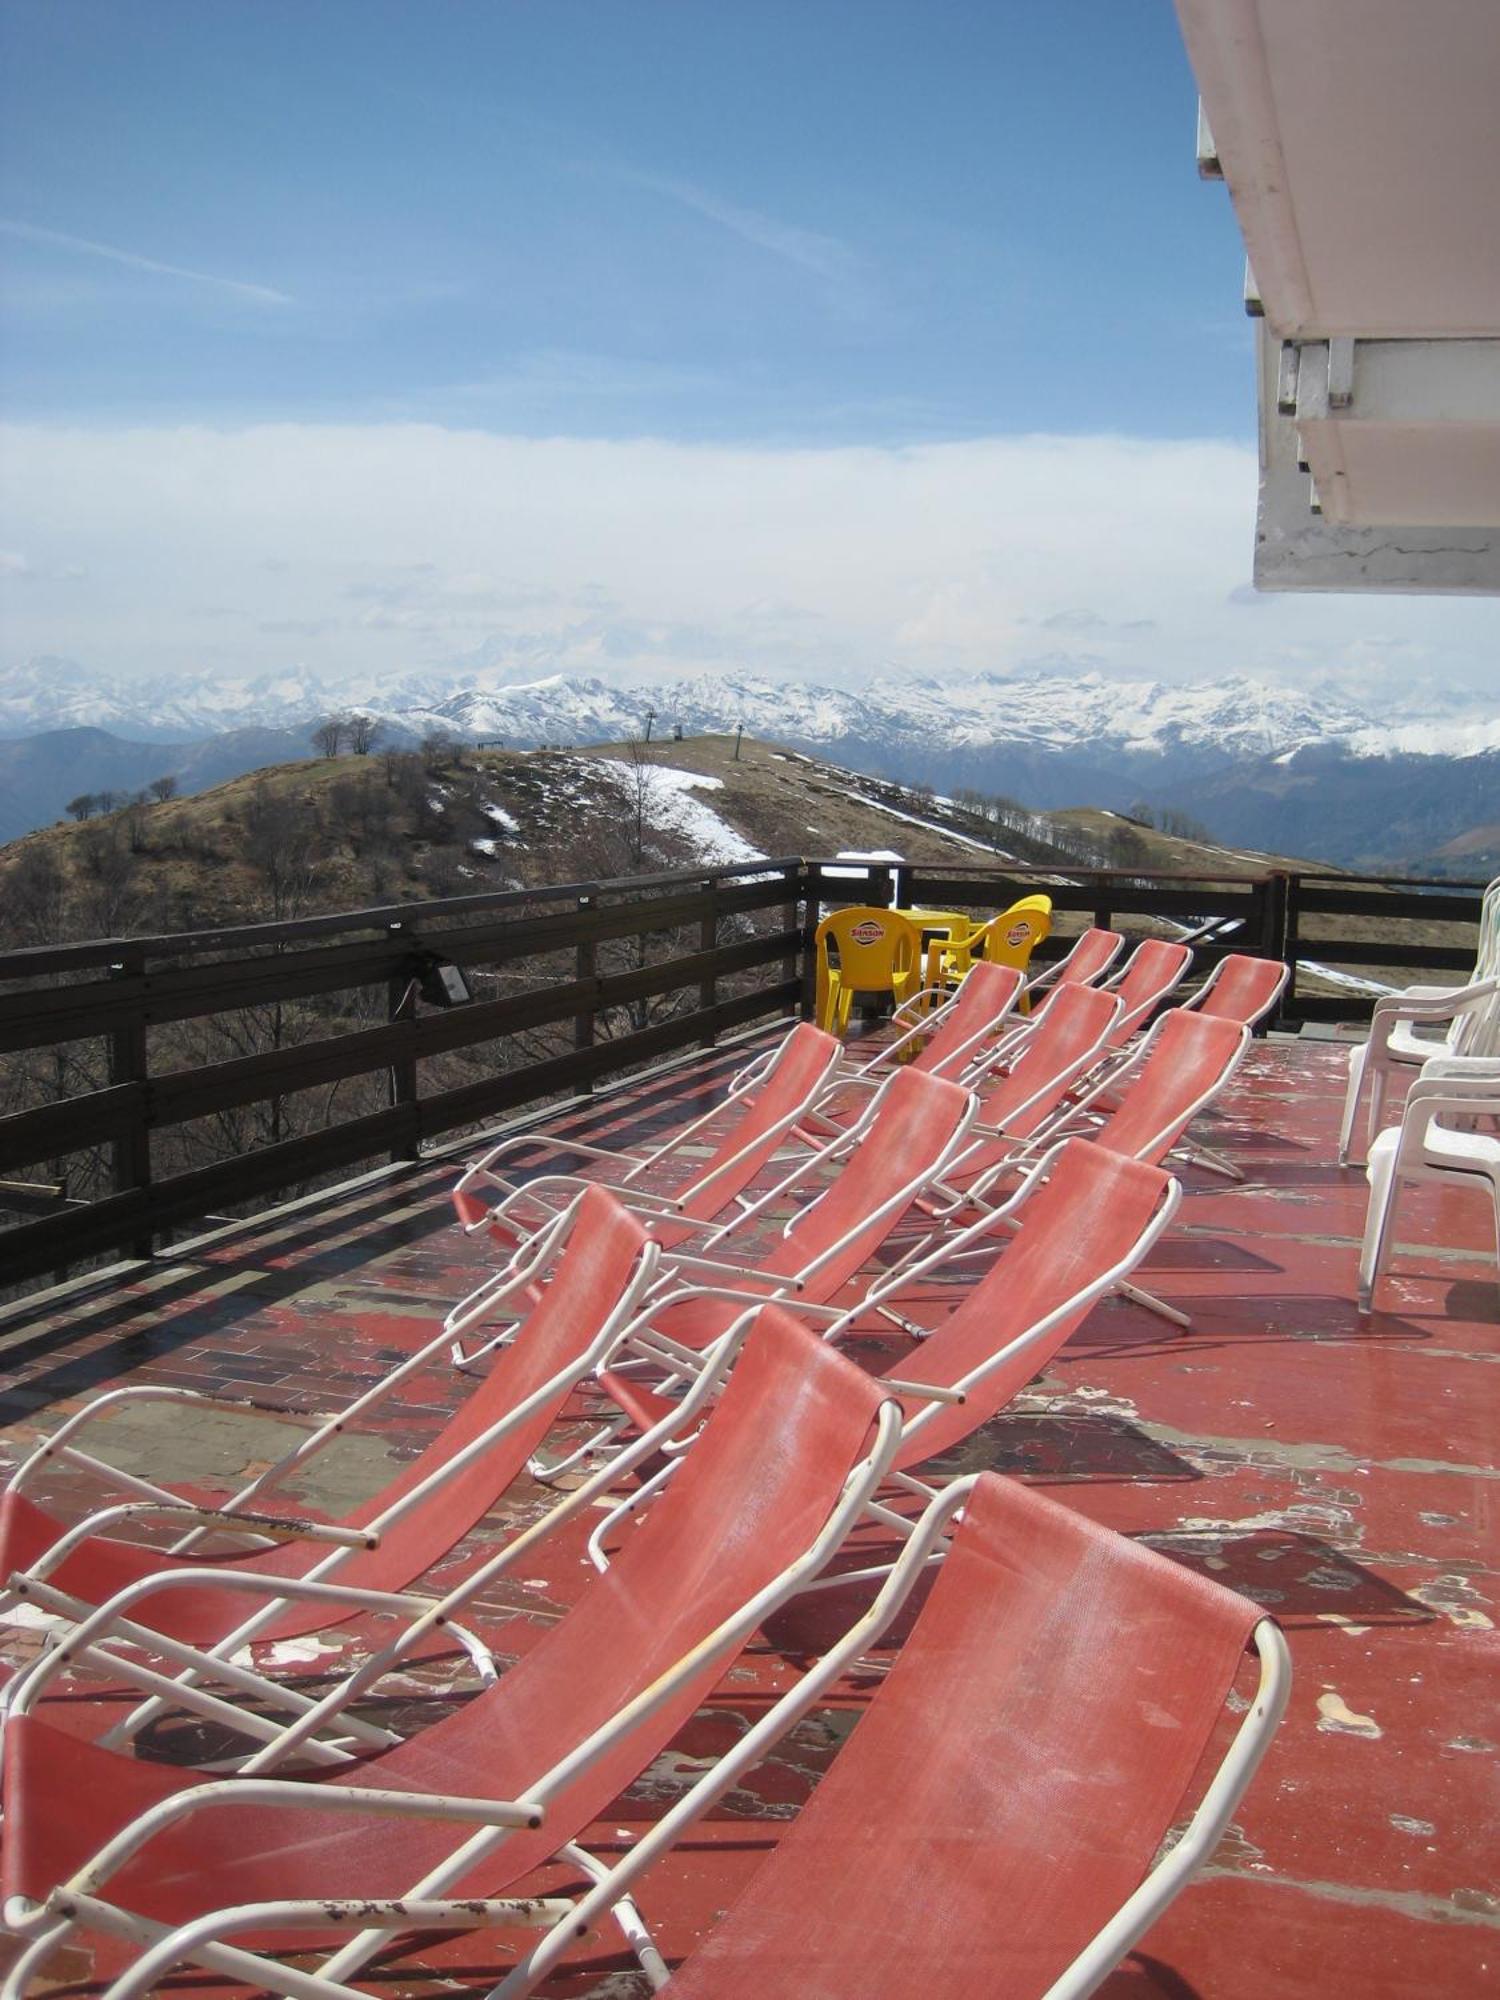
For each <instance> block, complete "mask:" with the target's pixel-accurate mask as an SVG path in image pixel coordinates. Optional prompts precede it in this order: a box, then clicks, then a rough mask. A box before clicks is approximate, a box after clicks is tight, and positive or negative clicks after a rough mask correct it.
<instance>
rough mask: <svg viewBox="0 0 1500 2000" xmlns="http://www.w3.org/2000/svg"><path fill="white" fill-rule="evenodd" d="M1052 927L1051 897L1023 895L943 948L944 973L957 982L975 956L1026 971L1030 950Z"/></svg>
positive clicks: (1031, 951)
mask: <svg viewBox="0 0 1500 2000" xmlns="http://www.w3.org/2000/svg"><path fill="white" fill-rule="evenodd" d="M1051 929H1052V898H1051V897H1050V896H1022V898H1021V899H1020V901H1019V902H1016V903H1012V904H1011V906H1010V908H1009V909H1008V910H1002V911H1001V912H1000V914H999V916H998V917H991V918H990V920H989V922H988V923H987V924H980V925H979V926H978V927H977V928H976V929H974V930H971V931H970V932H969V934H968V936H967V937H964V938H954V939H952V940H951V941H950V943H949V944H948V945H947V947H946V948H945V950H944V952H943V957H942V977H943V978H944V979H945V980H947V981H950V982H951V983H952V984H954V985H957V984H958V982H959V981H960V980H961V979H962V978H963V976H964V974H965V973H966V972H967V971H968V969H969V967H970V966H971V965H972V964H973V963H974V961H975V959H976V958H983V959H988V961H989V962H990V964H991V965H1013V966H1015V968H1016V969H1017V971H1018V972H1024V971H1025V970H1026V967H1027V965H1028V964H1029V962H1030V959H1031V954H1032V953H1033V952H1034V951H1035V950H1036V948H1037V946H1038V945H1039V944H1040V943H1041V941H1042V939H1043V938H1044V937H1046V936H1047V935H1048V933H1049V932H1050V931H1051Z"/></svg>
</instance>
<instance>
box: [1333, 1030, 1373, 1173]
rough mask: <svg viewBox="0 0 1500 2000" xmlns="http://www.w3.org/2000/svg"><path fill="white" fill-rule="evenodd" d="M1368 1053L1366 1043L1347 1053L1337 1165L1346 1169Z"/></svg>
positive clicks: (1361, 1043) (1348, 1162) (1368, 1047)
mask: <svg viewBox="0 0 1500 2000" xmlns="http://www.w3.org/2000/svg"><path fill="white" fill-rule="evenodd" d="M1369 1053H1370V1044H1369V1043H1368V1042H1357V1043H1356V1044H1355V1045H1354V1047H1353V1048H1352V1049H1350V1051H1349V1087H1348V1089H1347V1090H1346V1091H1345V1092H1344V1115H1343V1118H1342V1119H1341V1120H1340V1121H1339V1165H1340V1166H1341V1167H1347V1166H1348V1165H1349V1164H1350V1161H1349V1149H1350V1147H1351V1145H1352V1144H1353V1142H1354V1121H1355V1118H1356V1117H1357V1116H1358V1114H1359V1098H1360V1089H1361V1086H1362V1084H1363V1083H1364V1075H1365V1062H1366V1060H1367V1058H1368V1056H1369Z"/></svg>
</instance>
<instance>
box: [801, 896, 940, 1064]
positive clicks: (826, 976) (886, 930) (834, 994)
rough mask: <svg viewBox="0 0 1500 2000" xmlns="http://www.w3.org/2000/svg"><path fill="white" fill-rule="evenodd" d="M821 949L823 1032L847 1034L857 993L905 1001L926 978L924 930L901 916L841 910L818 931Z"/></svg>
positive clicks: (819, 1000) (819, 1008)
mask: <svg viewBox="0 0 1500 2000" xmlns="http://www.w3.org/2000/svg"><path fill="white" fill-rule="evenodd" d="M816 944H817V974H818V995H817V1013H818V1026H819V1027H820V1028H832V1029H834V1031H835V1032H836V1033H837V1032H841V1031H842V1029H843V1027H844V1024H845V1023H846V1022H847V1020H848V1018H849V1008H850V1003H851V1001H852V1000H853V997H854V995H855V994H856V993H889V994H891V995H892V996H893V998H894V999H896V1000H898V1001H900V1000H904V999H905V998H906V997H907V996H908V994H909V993H911V992H912V991H914V990H915V987H916V985H917V983H918V980H919V978H920V974H921V967H922V932H921V929H920V927H919V926H918V925H916V924H914V923H913V922H912V921H911V919H910V918H909V917H903V916H901V915H899V914H898V913H897V912H896V911H895V910H881V909H876V908H873V907H864V906H859V905H856V907H855V908H853V909H849V910H835V911H834V912H833V913H832V915H830V916H826V917H825V918H824V919H823V921H822V923H820V924H819V925H818V929H817V934H816ZM830 947H831V949H830ZM835 956H836V959H837V962H836V963H835V962H834V959H835Z"/></svg>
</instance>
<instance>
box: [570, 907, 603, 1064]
mask: <svg viewBox="0 0 1500 2000" xmlns="http://www.w3.org/2000/svg"><path fill="white" fill-rule="evenodd" d="M594 907H595V903H594V896H593V892H592V891H585V893H584V894H582V895H580V896H579V898H578V914H579V916H580V917H582V916H586V915H587V914H588V913H589V912H590V911H591V910H593V909H594ZM573 976H574V978H575V979H577V980H580V981H582V980H585V979H597V978H598V976H599V974H598V949H597V946H596V945H595V942H594V940H593V938H591V937H581V938H580V939H579V940H578V944H577V948H576V950H575V953H574V961H573ZM573 1046H574V1048H575V1049H580V1050H581V1049H591V1048H592V1047H593V1046H594V1009H593V1007H592V1006H589V1007H586V1008H583V1009H581V1010H580V1011H579V1012H578V1013H577V1014H575V1015H574V1017H573ZM593 1088H594V1077H593V1072H592V1071H590V1072H589V1073H588V1074H587V1075H586V1076H584V1077H582V1078H580V1080H579V1084H578V1089H579V1091H580V1093H582V1094H588V1093H591V1092H592V1090H593Z"/></svg>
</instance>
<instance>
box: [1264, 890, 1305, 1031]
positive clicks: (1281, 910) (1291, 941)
mask: <svg viewBox="0 0 1500 2000" xmlns="http://www.w3.org/2000/svg"><path fill="white" fill-rule="evenodd" d="M1272 879H1273V881H1274V882H1275V884H1276V901H1277V911H1276V949H1275V951H1274V952H1273V953H1272V954H1271V956H1272V957H1274V958H1283V959H1285V960H1286V962H1287V964H1288V965H1289V966H1290V967H1291V968H1292V971H1291V977H1290V978H1289V979H1288V980H1287V983H1286V985H1285V987H1284V988H1283V990H1282V995H1281V1000H1280V1003H1279V1004H1278V1006H1277V1009H1276V1019H1277V1020H1278V1021H1284V1020H1292V1021H1294V1020H1296V1019H1297V1018H1298V1006H1297V1000H1298V994H1297V926H1298V920H1299V917H1300V915H1301V911H1300V908H1299V902H1300V892H1301V889H1302V877H1301V876H1300V875H1276V876H1274V877H1273V878H1272Z"/></svg>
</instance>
